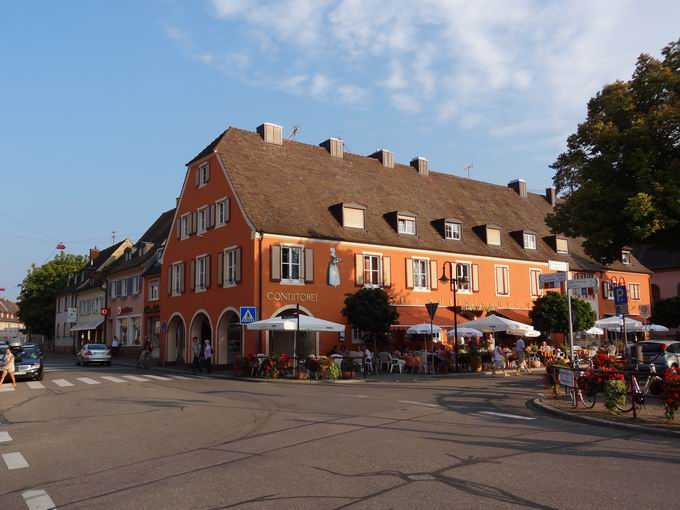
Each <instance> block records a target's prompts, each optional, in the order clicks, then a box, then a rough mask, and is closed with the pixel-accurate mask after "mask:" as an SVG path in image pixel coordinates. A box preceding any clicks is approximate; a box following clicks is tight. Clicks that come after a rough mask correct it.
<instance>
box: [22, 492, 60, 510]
mask: <svg viewBox="0 0 680 510" xmlns="http://www.w3.org/2000/svg"><path fill="white" fill-rule="evenodd" d="M21 495H22V496H23V498H24V501H25V502H26V506H27V507H28V510H52V509H55V508H57V507H56V506H54V502H53V501H52V499H51V498H50V497H49V496H48V495H47V492H45V491H44V490H42V489H39V490H30V491H26V492H22V493H21Z"/></svg>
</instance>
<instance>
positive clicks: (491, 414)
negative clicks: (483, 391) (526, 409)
mask: <svg viewBox="0 0 680 510" xmlns="http://www.w3.org/2000/svg"><path fill="white" fill-rule="evenodd" d="M479 414H488V415H490V416H501V417H503V418H514V419H516V420H535V419H536V418H532V417H531V416H520V415H518V414H505V413H494V412H493V411H479Z"/></svg>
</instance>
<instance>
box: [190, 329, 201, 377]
mask: <svg viewBox="0 0 680 510" xmlns="http://www.w3.org/2000/svg"><path fill="white" fill-rule="evenodd" d="M191 342H192V345H191V355H192V360H191V371H192V372H193V373H194V374H195V373H196V371H197V370H198V371H199V372H201V373H202V372H203V370H201V350H202V349H201V344H199V343H198V337H196V336H195V337H194V338H192V339H191Z"/></svg>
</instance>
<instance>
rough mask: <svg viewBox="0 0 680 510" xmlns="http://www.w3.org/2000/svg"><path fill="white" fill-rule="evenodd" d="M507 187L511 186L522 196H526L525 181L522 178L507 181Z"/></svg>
mask: <svg viewBox="0 0 680 510" xmlns="http://www.w3.org/2000/svg"><path fill="white" fill-rule="evenodd" d="M508 188H512V189H514V190H515V192H516V193H517V194H518V195H519V196H520V197H522V198H526V197H527V181H525V180H524V179H515V180H514V181H510V182H509V183H508Z"/></svg>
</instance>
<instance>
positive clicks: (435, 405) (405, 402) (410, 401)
mask: <svg viewBox="0 0 680 510" xmlns="http://www.w3.org/2000/svg"><path fill="white" fill-rule="evenodd" d="M399 402H401V403H402V404H413V405H416V406H427V407H441V406H440V405H439V404H428V403H426V402H416V401H414V400H399Z"/></svg>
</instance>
